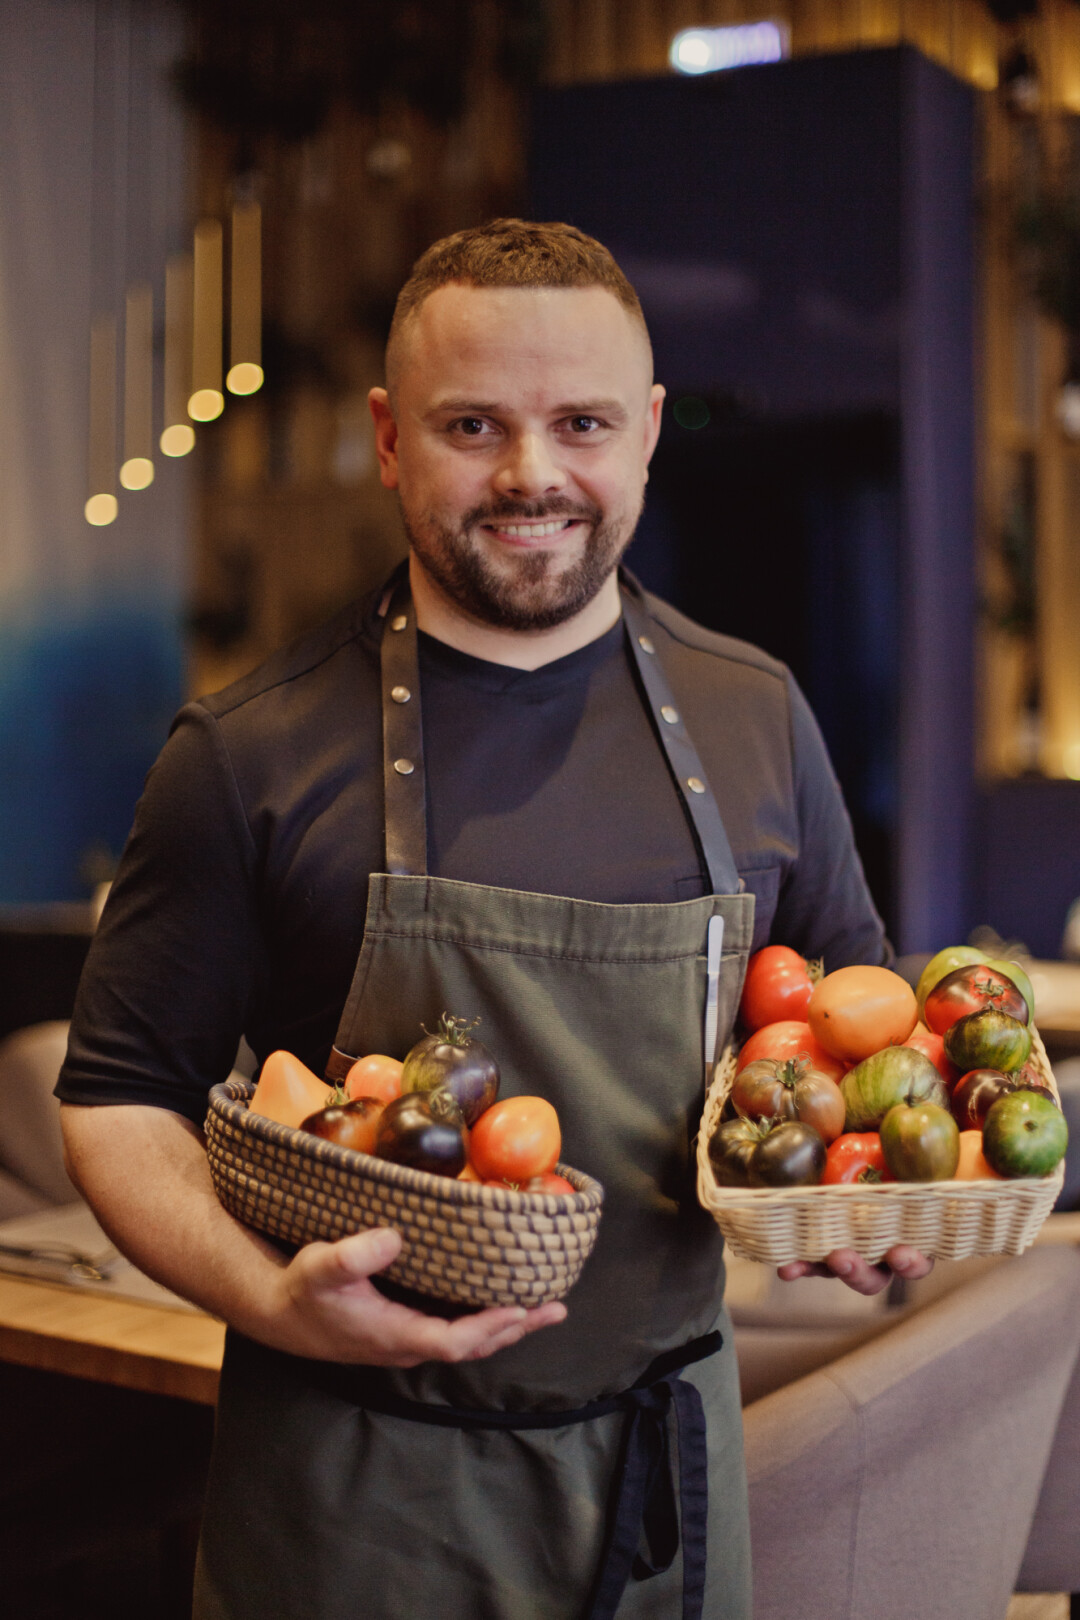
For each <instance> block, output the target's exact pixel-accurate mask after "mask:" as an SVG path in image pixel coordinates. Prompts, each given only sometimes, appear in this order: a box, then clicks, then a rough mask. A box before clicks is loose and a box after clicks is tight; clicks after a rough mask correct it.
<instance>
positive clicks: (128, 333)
mask: <svg viewBox="0 0 1080 1620" xmlns="http://www.w3.org/2000/svg"><path fill="white" fill-rule="evenodd" d="M153 398H154V294H153V289H152V288H151V287H150V284H149V282H144V283H142V285H140V286H138V287H131V288H129V289H128V295H127V303H126V318H125V322H124V460H123V462H122V464H121V467H120V482H121V483H122V484H123V486H124V488H125V489H147V488H148V487H149V486H150V485H151V484H152V483H153V482H154V462H153V449H154V444H153V441H154V424H153V408H154V407H153Z"/></svg>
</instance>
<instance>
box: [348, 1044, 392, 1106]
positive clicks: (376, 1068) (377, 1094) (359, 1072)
mask: <svg viewBox="0 0 1080 1620" xmlns="http://www.w3.org/2000/svg"><path fill="white" fill-rule="evenodd" d="M403 1068H404V1064H401V1063H399V1062H398V1060H397V1058H392V1057H384V1056H383V1055H382V1053H381V1052H372V1053H371V1054H370V1056H369V1057H362V1058H358V1059H357V1061H356V1062H355V1063H354V1064H353V1066H352V1068H351V1069H350V1070H349V1072H348V1074H347V1075H346V1076H345V1093H346V1095H347V1096H348V1097H374V1098H375V1100H376V1101H377V1102H381V1103H389V1102H393V1100H394V1098H395V1097H400V1096H401V1071H402V1069H403Z"/></svg>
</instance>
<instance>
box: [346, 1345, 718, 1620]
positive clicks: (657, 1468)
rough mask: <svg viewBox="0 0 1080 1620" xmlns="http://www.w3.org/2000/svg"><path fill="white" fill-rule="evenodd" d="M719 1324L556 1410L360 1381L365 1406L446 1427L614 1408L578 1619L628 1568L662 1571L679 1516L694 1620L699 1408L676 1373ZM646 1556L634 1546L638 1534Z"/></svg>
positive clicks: (698, 1586) (700, 1493)
mask: <svg viewBox="0 0 1080 1620" xmlns="http://www.w3.org/2000/svg"><path fill="white" fill-rule="evenodd" d="M723 1342H724V1341H723V1337H722V1335H721V1334H720V1333H719V1332H713V1333H706V1334H703V1335H702V1337H701V1338H699V1339H691V1341H690V1343H689V1344H684V1345H680V1346H679V1347H678V1349H675V1350H666V1351H664V1353H663V1354H662V1355H659V1356H657V1357H656V1359H655V1361H653V1362H651V1363H650V1364H649V1366H648V1367H647V1368H646V1369H645V1371H644V1372H643V1373H642V1375H641V1377H640V1378H639V1379H638V1381H637V1383H636V1384H633V1385H632V1386H631V1387H630V1388H629V1389H624V1390H622V1391H621V1392H620V1393H619V1394H618V1395H609V1396H606V1397H604V1398H603V1399H602V1400H598V1401H590V1402H589V1403H588V1404H587V1405H586V1406H579V1407H575V1408H573V1409H572V1410H569V1411H561V1412H478V1411H469V1410H467V1409H466V1408H463V1407H457V1406H434V1405H431V1404H429V1403H428V1402H426V1401H410V1400H408V1399H407V1398H406V1397H405V1396H403V1395H395V1394H392V1393H391V1392H390V1391H388V1390H385V1389H380V1388H377V1387H375V1388H370V1389H369V1388H363V1387H362V1388H361V1389H360V1391H359V1392H358V1399H359V1404H360V1405H361V1406H363V1407H364V1408H365V1409H366V1410H367V1411H370V1412H379V1413H382V1414H385V1415H387V1416H389V1417H401V1418H407V1419H409V1420H410V1421H412V1422H414V1423H430V1424H434V1425H436V1426H437V1427H442V1428H448V1429H562V1428H566V1427H567V1425H568V1424H571V1423H588V1422H589V1421H590V1419H592V1418H599V1417H606V1416H607V1415H608V1414H609V1413H611V1412H624V1413H625V1414H626V1424H625V1427H624V1430H623V1437H622V1447H621V1452H620V1458H619V1480H618V1489H617V1494H616V1500H615V1507H614V1511H613V1513H612V1516H611V1521H610V1526H609V1530H608V1535H607V1539H606V1542H605V1547H604V1554H603V1557H602V1559H601V1563H600V1571H599V1574H598V1576H597V1579H596V1584H595V1587H594V1589H593V1593H592V1597H591V1600H590V1603H589V1606H588V1608H587V1610H586V1611H585V1615H584V1617H583V1620H612V1617H613V1616H614V1614H615V1611H616V1610H617V1608H618V1606H619V1602H620V1599H621V1598H622V1594H623V1589H624V1588H625V1586H626V1583H627V1581H628V1580H629V1578H630V1575H631V1572H632V1573H633V1575H634V1577H635V1579H637V1580H647V1579H648V1577H649V1576H650V1575H659V1574H661V1573H662V1572H663V1571H664V1570H666V1569H670V1568H671V1565H672V1562H673V1561H674V1558H675V1554H676V1553H677V1552H678V1550H679V1540H680V1534H679V1525H680V1519H681V1523H682V1549H683V1601H682V1620H701V1616H702V1608H703V1604H704V1598H705V1551H706V1528H707V1522H708V1505H709V1474H708V1454H707V1452H706V1446H705V1408H704V1405H703V1404H702V1400H701V1395H700V1393H699V1392H698V1390H697V1388H696V1386H695V1385H693V1384H691V1383H688V1382H686V1380H684V1379H681V1378H680V1377H679V1374H680V1373H681V1372H682V1371H683V1369H684V1368H686V1367H689V1366H691V1365H692V1364H693V1363H694V1362H695V1361H703V1360H704V1359H705V1358H706V1356H712V1355H715V1354H716V1352H717V1351H718V1350H719V1349H720V1347H721V1345H722V1344H723ZM673 1407H674V1410H675V1422H676V1427H677V1431H678V1437H679V1512H676V1507H675V1487H674V1482H673V1480H672V1477H671V1454H670V1444H669V1438H668V1422H667V1419H668V1413H669V1412H670V1410H671V1409H672V1408H673ZM643 1531H644V1537H645V1545H646V1547H647V1548H648V1555H647V1556H645V1555H643V1554H639V1553H638V1551H637V1548H638V1544H639V1541H640V1539H641V1535H642V1532H643Z"/></svg>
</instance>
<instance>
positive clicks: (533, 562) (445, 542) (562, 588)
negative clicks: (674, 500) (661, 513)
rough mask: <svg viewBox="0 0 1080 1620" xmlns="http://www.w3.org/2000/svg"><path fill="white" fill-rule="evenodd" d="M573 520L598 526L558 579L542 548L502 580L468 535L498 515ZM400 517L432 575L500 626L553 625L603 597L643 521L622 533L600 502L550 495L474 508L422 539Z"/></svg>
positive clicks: (471, 610) (434, 526)
mask: <svg viewBox="0 0 1080 1620" xmlns="http://www.w3.org/2000/svg"><path fill="white" fill-rule="evenodd" d="M638 515H640V514H638ZM571 517H572V518H577V519H580V520H582V521H584V522H586V523H591V524H592V525H593V531H592V534H591V535H590V536H589V538H588V541H587V543H586V546H585V549H584V551H583V553H582V555H581V556H580V557H579V559H578V561H577V562H576V563H574V565H573V567H572V568H569V569H568V570H567V571H566V572H565V573H563V574H559V575H558V576H557V577H555V576H554V567H555V559H554V557H553V556H552V555H551V554H550V552H547V551H543V550H541V551H535V552H526V553H524V554H523V555H522V556H521V557H520V558H518V559H517V560H516V561H515V564H514V571H513V577H512V578H504V577H503V576H502V575H500V574H499V573H498V572H497V571H496V570H495V569H494V568H492V567H491V566H490V564H489V563H488V561H487V559H486V558H485V557H484V556H483V555H482V553H480V552H479V551H474V550H473V549H472V547H471V546H470V545H469V544H468V542H467V541H466V540H465V539H464V538H463V537H464V536H466V535H467V534H468V532H469V530H470V529H471V528H472V527H473V526H474V525H476V524H480V523H490V522H491V521H492V520H493V519H496V518H502V519H504V520H507V521H511V522H513V521H518V522H521V523H526V522H532V523H539V522H543V521H554V520H555V519H557V518H571ZM402 521H403V523H404V525H405V533H406V534H407V536H408V539H409V544H410V546H411V547H412V549H413V550H414V551H415V552H416V555H417V557H418V558H419V560H420V562H421V563H422V564H423V565H424V568H425V570H426V571H427V573H428V574H430V576H431V578H432V579H433V580H434V581H435V583H436V584H437V585H438V586H439V587H440V589H441V590H442V591H443V593H444V595H446V596H448V597H449V598H450V600H451V601H452V602H454V603H456V605H457V606H458V607H459V608H461V609H462V610H463V611H464V612H465V613H467V614H468V615H469V616H470V618H473V619H477V620H479V621H480V623H482V624H488V625H491V626H493V627H494V628H495V629H497V630H552V629H554V627H555V626H556V625H559V624H565V623H566V621H567V619H572V618H573V617H574V615H575V614H577V613H580V612H581V610H582V608H584V607H587V606H588V604H589V603H590V602H591V601H592V600H593V598H594V597H595V596H596V595H597V594H598V592H599V591H600V588H601V586H602V585H603V584H604V581H605V580H606V579H607V578H608V575H609V574H610V573H611V571H612V569H613V568H615V567H616V565H617V564H618V561H619V558H620V557H621V556H622V554H623V552H624V551H625V550H626V548H627V546H628V545H629V544H630V541H631V539H632V538H633V534H634V527H635V524H636V521H637V518H636V516H635V520H634V523H630V524H628V525H627V526H626V530H625V537H624V532H623V524H622V523H621V522H620V521H619V520H618V519H610V520H609V521H608V522H606V523H605V522H602V521H601V514H600V510H599V508H598V507H591V508H589V509H588V510H582V508H581V507H572V506H571V505H570V504H569V503H568V502H566V501H559V500H549V501H531V502H530V501H518V502H515V503H510V502H506V503H503V504H495V505H492V506H485V507H476V508H475V509H474V510H473V511H471V512H467V513H466V514H465V516H464V517H463V518H462V520H461V524H460V527H459V528H457V529H456V530H451V529H446V528H443V527H442V526H441V525H440V524H438V523H437V522H435V521H434V520H430V521H429V522H428V524H427V531H428V532H427V534H425V535H424V536H423V537H421V536H420V535H418V534H416V533H415V532H414V530H413V528H412V526H411V524H410V523H409V520H408V518H407V517H406V515H405V513H404V511H402Z"/></svg>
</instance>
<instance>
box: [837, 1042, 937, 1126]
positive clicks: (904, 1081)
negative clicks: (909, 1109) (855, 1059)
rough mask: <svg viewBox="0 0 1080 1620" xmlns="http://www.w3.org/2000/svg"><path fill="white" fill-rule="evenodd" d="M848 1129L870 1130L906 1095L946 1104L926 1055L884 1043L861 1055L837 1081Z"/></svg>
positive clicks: (905, 1047) (920, 1099)
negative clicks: (879, 1047) (880, 1048)
mask: <svg viewBox="0 0 1080 1620" xmlns="http://www.w3.org/2000/svg"><path fill="white" fill-rule="evenodd" d="M840 1090H841V1092H842V1093H843V1097H844V1102H845V1104H846V1106H847V1119H846V1121H845V1124H846V1128H847V1129H848V1130H849V1131H873V1130H877V1129H878V1128H879V1126H880V1125H881V1122H882V1120H883V1119H884V1118H885V1115H886V1114H887V1113H888V1112H889V1109H890V1108H895V1107H896V1105H897V1103H901V1102H903V1101H904V1100H905V1099H906V1098H909V1097H914V1098H917V1099H918V1100H919V1101H921V1102H932V1103H938V1104H940V1105H942V1106H945V1105H947V1104H948V1101H949V1093H948V1090H947V1088H946V1085H945V1082H944V1080H943V1079H942V1078H941V1076H940V1074H939V1073H938V1071H937V1070H936V1069H935V1068H934V1065H933V1064H932V1063H931V1062H930V1059H929V1058H928V1057H924V1056H923V1054H922V1053H921V1052H916V1051H914V1050H913V1049H912V1048H911V1047H910V1046H886V1047H885V1048H884V1049H883V1050H882V1051H880V1052H875V1053H874V1054H873V1056H872V1057H868V1058H864V1059H863V1061H862V1062H861V1063H860V1064H858V1065H857V1066H856V1067H855V1068H854V1069H851V1070H850V1071H849V1072H848V1073H847V1074H846V1075H845V1076H844V1078H843V1080H842V1081H841V1082H840Z"/></svg>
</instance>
